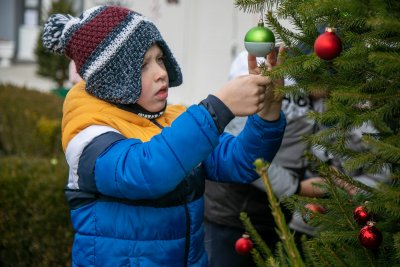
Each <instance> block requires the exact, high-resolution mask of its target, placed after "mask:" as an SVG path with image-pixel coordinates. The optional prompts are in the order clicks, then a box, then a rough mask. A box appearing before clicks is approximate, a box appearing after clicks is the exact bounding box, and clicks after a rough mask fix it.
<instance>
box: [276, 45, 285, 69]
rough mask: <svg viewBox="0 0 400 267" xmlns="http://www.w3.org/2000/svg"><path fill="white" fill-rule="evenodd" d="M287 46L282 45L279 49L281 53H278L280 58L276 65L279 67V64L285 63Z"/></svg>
mask: <svg viewBox="0 0 400 267" xmlns="http://www.w3.org/2000/svg"><path fill="white" fill-rule="evenodd" d="M285 51H286V50H285V46H283V45H281V46H280V47H279V52H278V57H277V59H276V64H277V65H279V64H281V63H282V61H283V55H284V54H285Z"/></svg>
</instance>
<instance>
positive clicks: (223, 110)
mask: <svg viewBox="0 0 400 267" xmlns="http://www.w3.org/2000/svg"><path fill="white" fill-rule="evenodd" d="M43 43H44V45H45V47H47V48H48V49H49V50H50V51H52V52H54V53H59V54H65V55H66V56H68V57H69V58H70V59H71V60H73V61H74V62H75V64H76V68H77V71H78V73H79V75H80V76H81V77H82V78H83V81H82V82H79V83H78V84H77V85H75V86H74V87H73V88H72V89H71V90H70V92H69V93H68V95H67V97H66V99H65V102H64V107H63V121H62V145H63V149H64V151H65V155H66V159H67V162H68V164H69V168H70V171H69V180H68V184H67V188H66V190H65V194H66V197H67V200H68V203H69V206H70V208H71V220H72V225H73V228H74V231H75V238H74V244H73V248H72V262H73V263H72V264H73V266H207V256H206V252H205V249H204V243H203V238H204V230H203V211H204V203H203V202H204V200H203V193H204V182H205V179H210V180H214V181H225V182H237V183H248V182H251V181H253V180H255V179H257V178H258V175H257V174H256V173H255V171H254V168H253V165H252V163H253V162H254V160H255V159H257V158H264V159H265V160H268V161H271V160H272V158H273V157H274V155H275V153H276V151H277V150H278V148H279V146H280V143H281V140H282V135H283V132H284V129H285V125H286V121H285V117H284V115H283V114H282V113H281V111H280V108H281V99H280V98H274V97H272V95H273V93H272V89H273V84H272V81H271V80H270V79H269V78H267V77H263V76H261V75H247V76H243V77H239V78H237V79H235V80H232V81H230V82H229V83H227V84H226V85H224V86H223V87H222V88H221V89H220V90H218V91H217V92H216V93H215V94H214V95H209V96H208V97H207V98H206V99H205V100H203V101H202V102H201V103H200V104H198V105H192V106H190V107H189V108H187V109H186V108H185V107H183V106H179V105H167V97H168V90H169V87H172V86H178V85H180V84H181V83H182V74H181V70H180V68H179V66H178V64H177V62H176V60H175V58H174V56H173V55H172V53H171V51H170V49H169V47H168V46H167V44H166V43H165V41H164V40H163V38H162V37H161V35H160V33H159V31H158V29H157V28H156V27H155V26H154V24H153V23H151V22H150V21H149V20H148V19H147V18H145V17H144V16H142V15H140V14H138V13H136V12H133V11H131V10H129V9H126V8H122V7H114V6H99V7H94V8H92V9H89V10H87V11H85V12H84V13H83V14H82V15H81V17H79V18H74V17H71V16H69V15H61V14H56V15H53V16H51V17H50V18H49V20H48V21H47V23H46V25H45V29H44V33H43ZM271 60H272V59H271ZM249 65H250V67H249V69H251V72H252V73H259V69H258V68H257V65H256V63H255V58H252V57H250V58H249ZM255 113H257V114H255ZM248 115H250V116H249V118H248V121H249V123H248V125H247V126H246V127H245V128H244V130H243V131H242V133H241V134H240V135H239V136H238V137H234V136H232V135H229V134H224V133H223V130H224V128H225V126H226V125H227V124H228V123H229V121H230V120H231V119H233V117H234V116H248Z"/></svg>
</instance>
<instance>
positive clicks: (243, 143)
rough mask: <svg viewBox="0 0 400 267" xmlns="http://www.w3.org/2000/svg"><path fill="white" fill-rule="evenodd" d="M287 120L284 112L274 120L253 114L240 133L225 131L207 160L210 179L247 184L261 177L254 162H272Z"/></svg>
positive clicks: (206, 164) (206, 165)
mask: <svg viewBox="0 0 400 267" xmlns="http://www.w3.org/2000/svg"><path fill="white" fill-rule="evenodd" d="M285 127H286V119H285V115H284V113H283V112H281V114H280V118H279V120H277V121H274V122H268V121H264V120H262V119H261V118H260V117H259V116H257V115H253V116H250V117H249V118H248V120H247V122H246V125H245V127H244V129H243V130H242V132H241V133H240V134H239V135H238V136H237V137H235V136H233V135H231V134H229V133H224V134H222V135H221V136H220V138H219V144H218V145H217V147H216V148H215V149H214V150H213V152H212V153H211V154H210V156H209V157H208V158H207V159H206V161H205V162H204V163H205V167H206V171H207V175H208V178H209V179H211V180H214V181H219V182H236V183H248V182H252V181H254V180H256V179H257V178H259V176H258V174H257V173H256V171H255V167H254V165H253V162H254V161H255V160H256V159H258V158H262V159H264V160H265V161H268V162H271V161H272V159H273V158H274V156H275V154H276V152H277V151H278V149H279V147H280V145H281V142H282V138H283V133H284V131H285Z"/></svg>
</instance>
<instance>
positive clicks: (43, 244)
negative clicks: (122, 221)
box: [0, 84, 73, 267]
mask: <svg viewBox="0 0 400 267" xmlns="http://www.w3.org/2000/svg"><path fill="white" fill-rule="evenodd" d="M61 111H62V99H61V98H59V97H57V96H55V95H52V94H48V93H41V92H37V91H32V90H28V89H26V88H20V87H16V86H13V85H4V84H3V85H2V84H0V207H1V209H0V266H5V267H7V266H29V267H32V266H33V267H35V266H41V267H42V266H71V260H70V249H71V245H72V239H73V231H72V226H71V224H70V218H69V208H68V206H67V202H66V200H65V198H64V190H63V189H64V187H65V184H66V182H67V177H68V168H67V165H66V162H65V158H64V155H63V153H62V149H61V127H60V125H61Z"/></svg>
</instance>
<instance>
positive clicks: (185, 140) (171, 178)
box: [94, 105, 220, 199]
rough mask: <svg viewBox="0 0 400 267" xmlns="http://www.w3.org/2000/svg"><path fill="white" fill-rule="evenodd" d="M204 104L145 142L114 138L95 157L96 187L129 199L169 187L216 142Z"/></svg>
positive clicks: (158, 193)
mask: <svg viewBox="0 0 400 267" xmlns="http://www.w3.org/2000/svg"><path fill="white" fill-rule="evenodd" d="M219 135H220V134H219V132H218V130H217V127H216V125H215V123H214V121H213V119H212V117H211V116H210V113H209V112H208V111H207V110H206V108H205V107H204V106H201V105H194V106H191V107H189V108H188V110H187V111H186V112H184V113H182V114H181V115H180V116H179V117H178V118H177V119H176V120H175V121H174V122H173V123H172V125H171V127H166V128H164V129H163V131H162V132H161V134H159V135H156V136H154V137H153V138H152V139H151V140H150V141H148V142H141V141H140V140H138V139H132V138H130V139H123V140H119V141H116V142H114V143H113V144H112V145H111V146H109V147H108V148H107V149H106V150H105V151H104V152H102V153H101V154H100V155H99V156H98V157H97V159H96V161H95V167H94V179H95V185H96V187H97V190H98V191H99V192H100V193H102V194H105V195H109V196H114V197H122V198H129V199H151V198H157V197H160V196H162V195H164V194H166V193H168V192H170V191H172V190H173V189H174V188H175V187H176V186H177V185H178V184H179V183H180V182H181V181H182V180H183V178H184V177H185V176H187V175H188V174H189V173H190V172H191V170H192V169H193V168H195V167H196V166H197V165H198V164H200V163H201V162H202V161H203V160H205V159H206V158H207V156H208V155H209V154H210V153H211V151H212V150H213V149H214V147H216V145H217V144H218V142H219Z"/></svg>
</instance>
